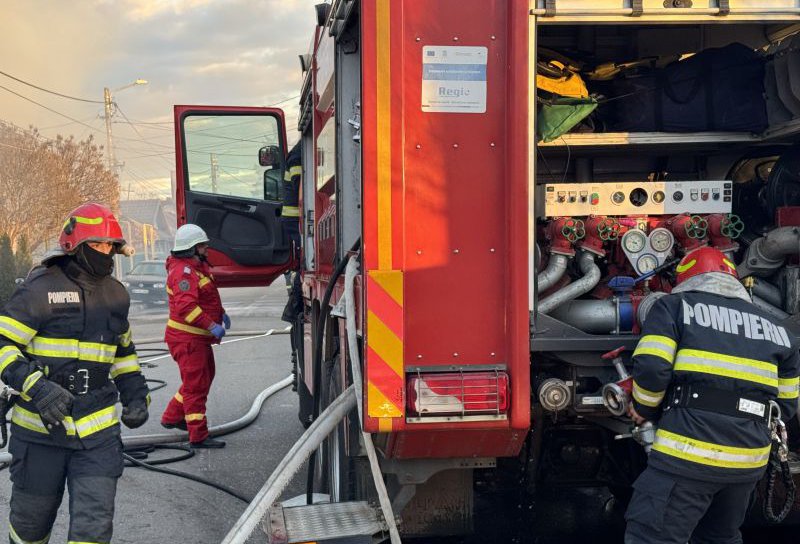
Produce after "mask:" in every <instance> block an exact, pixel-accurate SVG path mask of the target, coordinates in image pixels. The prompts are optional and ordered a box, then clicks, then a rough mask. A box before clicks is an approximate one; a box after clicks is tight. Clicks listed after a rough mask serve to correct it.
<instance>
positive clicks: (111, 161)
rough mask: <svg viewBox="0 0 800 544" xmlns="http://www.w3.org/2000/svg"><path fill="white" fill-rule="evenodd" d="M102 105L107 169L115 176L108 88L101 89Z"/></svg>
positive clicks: (115, 164)
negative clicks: (103, 109) (104, 122)
mask: <svg viewBox="0 0 800 544" xmlns="http://www.w3.org/2000/svg"><path fill="white" fill-rule="evenodd" d="M103 103H104V104H105V114H106V115H105V119H106V159H107V160H108V169H109V170H110V171H111V173H113V174H114V175H117V161H116V159H114V140H113V138H112V137H111V116H112V115H114V110H113V105H112V102H111V91H110V90H109V88H108V87H104V88H103Z"/></svg>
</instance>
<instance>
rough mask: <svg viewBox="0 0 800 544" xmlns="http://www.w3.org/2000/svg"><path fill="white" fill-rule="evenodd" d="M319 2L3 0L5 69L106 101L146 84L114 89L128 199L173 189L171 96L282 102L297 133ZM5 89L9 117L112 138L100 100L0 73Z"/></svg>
mask: <svg viewBox="0 0 800 544" xmlns="http://www.w3.org/2000/svg"><path fill="white" fill-rule="evenodd" d="M318 2H319V0H75V1H72V2H63V1H61V0H36V1H31V0H4V2H3V12H4V16H3V18H2V19H3V20H2V21H1V22H0V51H3V53H4V54H3V55H2V57H1V58H2V60H0V71H2V72H5V73H7V74H10V75H12V76H14V77H16V78H19V79H22V80H25V81H27V82H30V83H33V84H35V85H38V86H40V87H44V88H46V89H49V90H53V91H56V92H59V93H63V94H67V95H71V96H74V97H79V98H86V99H91V100H102V98H103V88H104V87H109V88H110V89H112V90H113V89H117V88H120V87H123V86H125V85H127V84H129V83H131V82H133V81H134V80H136V79H137V78H143V79H146V80H148V82H149V83H148V84H147V85H144V86H137V87H131V88H127V89H124V90H121V91H119V92H118V93H116V94H114V102H116V103H117V104H118V105H119V111H118V112H117V113H116V114H115V116H114V117H113V120H114V124H113V134H114V149H115V153H116V158H117V160H118V161H119V162H124V163H125V166H124V167H123V168H122V169H121V172H120V181H121V184H122V187H123V190H124V189H126V188H128V187H129V188H130V190H131V197H132V198H133V197H137V196H138V197H146V196H156V195H160V196H166V195H168V194H169V192H170V188H169V187H170V184H169V177H170V171H172V170H174V169H175V166H174V165H175V158H174V149H173V147H174V145H173V142H174V136H173V131H172V123H171V121H172V106H173V105H174V104H204V105H236V106H267V105H274V104H276V103H280V104H279V107H281V108H283V109H284V110H285V112H286V115H287V125H288V126H289V128H290V135H289V138H290V140H294V138H295V135H294V134H292V133H291V128H292V127H293V126H295V125H296V120H297V100H298V99H297V95H298V91H299V88H300V83H301V72H300V63H299V61H298V55H299V54H301V53H305V52H307V51H308V48H309V44H310V42H311V37H312V32H313V29H314V24H315V21H316V17H315V12H314V4H315V3H318ZM0 86H2V87H0V119H2V120H3V121H7V122H11V123H14V124H16V125H18V126H20V127H24V128H27V127H28V126H29V125H33V126H35V127H37V128H38V129H39V130H40V132H41V133H42V134H43V135H44V136H45V137H49V138H53V137H55V136H57V135H59V134H61V135H64V136H69V135H74V136H75V137H76V138H78V139H85V138H87V137H88V136H89V135H93V136H94V137H95V139H96V140H97V141H98V143H100V144H102V145H105V141H106V138H105V122H104V120H103V117H102V115H103V105H102V104H93V103H86V102H78V101H74V100H69V99H64V98H60V97H57V96H54V95H51V94H48V93H45V92H42V91H39V90H36V89H33V88H31V87H29V86H26V85H24V84H22V83H19V82H17V81H14V80H13V79H10V78H8V77H6V76H3V75H0ZM10 91H13V92H14V93H18V95H22V96H24V97H25V98H27V99H30V100H34V101H36V102H38V103H39V104H41V105H42V106H46V107H47V108H50V109H51V110H55V112H58V113H55V112H54V111H48V110H47V109H45V108H43V107H41V106H39V105H35V104H33V103H32V102H30V101H28V100H25V98H22V97H20V96H17V95H15V94H13V93H12V92H10ZM59 114H62V115H59ZM123 114H124V115H123ZM64 116H67V117H69V118H72V119H74V120H75V121H79V122H75V121H73V120H71V119H68V118H67V117H64ZM126 117H127V119H126ZM128 121H130V123H129V122H128ZM124 193H125V191H123V197H125V194H124Z"/></svg>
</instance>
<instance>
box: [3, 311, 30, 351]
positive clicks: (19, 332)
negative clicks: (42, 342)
mask: <svg viewBox="0 0 800 544" xmlns="http://www.w3.org/2000/svg"><path fill="white" fill-rule="evenodd" d="M0 334H2V335H3V336H5V337H6V338H9V339H11V340H13V341H14V342H16V343H17V344H22V345H23V346H24V345H26V344H27V343H28V342H30V341H31V338H33V337H34V336H35V335H36V330H34V329H32V328H30V327H29V326H27V325H26V324H25V323H22V322H20V321H17V320H16V319H14V318H11V317H8V316H7V315H0Z"/></svg>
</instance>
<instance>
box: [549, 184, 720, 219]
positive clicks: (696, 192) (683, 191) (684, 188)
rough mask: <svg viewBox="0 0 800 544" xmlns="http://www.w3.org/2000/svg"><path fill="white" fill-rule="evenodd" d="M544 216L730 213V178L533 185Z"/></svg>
mask: <svg viewBox="0 0 800 544" xmlns="http://www.w3.org/2000/svg"><path fill="white" fill-rule="evenodd" d="M537 191H538V192H537V198H539V199H540V202H541V201H542V200H544V210H545V211H544V213H545V216H546V217H564V216H570V217H576V216H586V215H674V214H679V213H704V214H705V213H730V212H731V207H732V204H731V201H732V196H731V195H732V193H733V184H732V183H731V182H730V181H724V180H723V181H648V182H636V181H632V182H628V181H626V182H607V183H548V184H546V185H540V186H539V187H538V188H537Z"/></svg>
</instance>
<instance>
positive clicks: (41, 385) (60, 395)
mask: <svg viewBox="0 0 800 544" xmlns="http://www.w3.org/2000/svg"><path fill="white" fill-rule="evenodd" d="M28 395H29V396H30V397H31V400H32V401H33V403H34V404H35V405H36V409H37V410H38V411H39V415H40V416H42V420H44V422H45V423H48V424H50V425H58V424H59V423H61V422H62V421H64V418H65V417H67V416H68V415H69V410H70V408H71V407H72V401H73V400H75V397H73V396H72V393H70V392H69V391H67V390H66V389H64V388H63V387H61V386H60V385H58V384H57V383H54V382H51V381H50V380H48V379H46V378H44V377H42V378H39V381H37V382H36V383H35V384H33V387H31V390H30V391H28Z"/></svg>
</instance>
